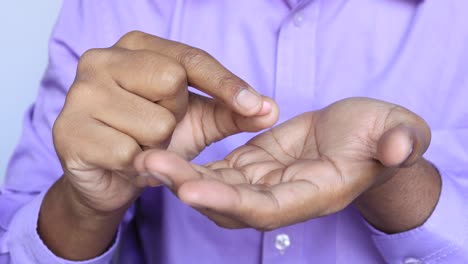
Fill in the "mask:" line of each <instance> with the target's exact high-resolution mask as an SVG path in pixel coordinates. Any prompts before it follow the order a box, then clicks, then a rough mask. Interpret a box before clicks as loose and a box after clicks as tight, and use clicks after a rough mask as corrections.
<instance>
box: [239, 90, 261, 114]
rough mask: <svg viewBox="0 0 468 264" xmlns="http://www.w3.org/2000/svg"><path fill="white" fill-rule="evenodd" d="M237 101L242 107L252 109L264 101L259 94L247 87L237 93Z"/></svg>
mask: <svg viewBox="0 0 468 264" xmlns="http://www.w3.org/2000/svg"><path fill="white" fill-rule="evenodd" d="M236 101H237V103H238V104H239V105H240V106H241V107H242V108H244V109H246V110H250V109H254V108H255V107H257V106H258V105H259V104H260V103H261V102H262V98H261V97H260V96H259V95H258V94H255V93H254V92H252V91H251V90H249V89H247V88H245V89H242V90H241V91H240V92H239V94H237V97H236Z"/></svg>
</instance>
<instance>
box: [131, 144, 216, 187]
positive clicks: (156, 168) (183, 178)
mask: <svg viewBox="0 0 468 264" xmlns="http://www.w3.org/2000/svg"><path fill="white" fill-rule="evenodd" d="M139 156H142V157H138V160H139V162H138V163H135V166H136V169H137V170H138V171H139V172H140V173H144V172H147V173H149V174H150V175H151V176H152V177H154V178H155V179H157V180H159V181H161V182H163V183H164V184H166V185H167V186H168V187H170V188H171V189H172V190H173V191H175V192H177V189H178V188H179V187H180V186H181V185H182V184H183V183H185V182H187V181H190V180H197V179H202V178H203V176H204V175H207V174H204V175H202V174H200V173H199V172H198V171H197V170H195V169H194V167H193V166H192V165H191V163H189V162H187V161H185V160H184V159H182V158H181V157H180V156H179V155H177V154H176V153H173V152H170V151H165V150H158V149H150V150H147V151H145V152H143V153H141V154H140V155H139Z"/></svg>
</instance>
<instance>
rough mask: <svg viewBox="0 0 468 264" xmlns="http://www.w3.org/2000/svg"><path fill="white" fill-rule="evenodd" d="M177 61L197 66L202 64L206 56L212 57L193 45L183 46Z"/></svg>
mask: <svg viewBox="0 0 468 264" xmlns="http://www.w3.org/2000/svg"><path fill="white" fill-rule="evenodd" d="M179 56H180V57H179V58H178V59H179V61H180V62H181V63H182V65H186V66H188V67H197V66H198V65H200V64H202V63H203V62H204V61H206V60H207V59H208V58H212V57H211V55H210V54H208V52H206V51H204V50H202V49H199V48H194V47H185V48H184V49H183V50H182V52H181V53H180V55H179Z"/></svg>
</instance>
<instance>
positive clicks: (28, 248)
mask: <svg viewBox="0 0 468 264" xmlns="http://www.w3.org/2000/svg"><path fill="white" fill-rule="evenodd" d="M44 196H45V192H43V193H41V194H40V195H38V196H37V197H35V198H34V199H33V200H32V201H31V202H29V203H27V204H26V205H25V206H24V207H22V208H21V209H20V210H19V211H18V212H17V213H16V215H15V216H14V218H13V220H12V221H11V223H10V227H9V228H8V242H7V247H8V249H9V253H10V257H11V260H12V262H13V263H38V264H42V263H44V264H55V263H60V264H68V263H69V264H73V263H80V264H107V263H111V261H112V258H113V256H114V253H115V252H116V248H117V245H118V243H119V241H120V229H119V232H118V233H117V236H116V239H115V241H114V243H113V245H112V246H111V247H110V248H109V249H108V250H107V251H106V252H105V253H104V254H102V255H100V256H98V257H96V258H93V259H90V260H86V261H70V260H65V259H62V258H60V257H57V256H56V255H54V253H52V252H51V251H50V250H49V249H48V248H47V246H46V245H45V244H44V243H43V242H42V240H41V238H40V237H39V234H38V233H37V221H38V218H39V209H40V207H41V204H42V200H43V198H44Z"/></svg>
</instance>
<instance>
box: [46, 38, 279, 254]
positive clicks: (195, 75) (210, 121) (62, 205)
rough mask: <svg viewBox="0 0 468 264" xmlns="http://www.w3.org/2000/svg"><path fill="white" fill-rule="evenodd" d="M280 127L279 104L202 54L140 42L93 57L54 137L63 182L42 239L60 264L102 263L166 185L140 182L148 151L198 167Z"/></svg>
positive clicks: (125, 42)
mask: <svg viewBox="0 0 468 264" xmlns="http://www.w3.org/2000/svg"><path fill="white" fill-rule="evenodd" d="M188 86H192V87H195V88H196V89H198V90H200V91H202V92H204V93H206V94H208V95H210V96H212V97H214V99H211V98H207V97H203V96H200V95H197V94H193V93H190V92H189V91H188ZM277 119H278V108H277V106H276V104H275V103H274V102H273V101H272V100H271V99H268V98H265V97H262V96H260V95H259V94H257V93H256V92H255V91H254V90H253V89H252V88H251V87H250V86H249V85H248V84H247V83H245V82H244V81H243V80H241V79H240V78H239V77H237V76H236V75H234V74H233V73H231V72H230V71H228V70H227V69H226V68H224V67H223V66H222V65H221V64H220V63H219V62H218V61H216V60H215V59H214V58H213V57H211V56H210V55H209V54H207V53H206V52H204V51H202V50H199V49H196V48H193V47H189V46H186V45H184V44H181V43H177V42H173V41H169V40H165V39H161V38H158V37H155V36H151V35H148V34H145V33H141V32H130V33H128V34H126V35H125V36H124V37H122V38H121V39H120V40H119V41H118V42H117V43H116V44H115V45H114V46H112V47H110V48H106V49H94V50H90V51H88V52H86V53H85V54H84V55H83V56H82V57H81V59H80V62H79V64H78V70H77V74H76V79H75V82H74V83H73V85H72V87H71V88H70V91H69V93H68V95H67V98H66V102H65V106H64V108H63V110H62V112H61V113H60V115H59V117H58V119H57V121H56V123H55V125H54V128H53V136H54V145H55V149H56V151H57V154H58V156H59V158H60V161H61V164H62V167H63V171H64V175H63V176H62V177H61V178H60V179H59V180H58V181H57V182H56V183H55V184H54V186H52V188H51V189H50V190H49V191H48V193H47V194H46V197H45V198H44V202H43V204H42V207H41V212H40V216H39V228H38V231H39V234H40V235H41V237H42V239H43V240H44V242H45V243H46V244H47V246H48V247H49V248H50V249H51V250H52V251H53V252H54V253H55V254H57V255H59V256H61V257H64V258H68V259H74V260H82V259H88V258H92V257H95V256H97V255H99V254H101V253H102V252H104V251H105V250H106V248H107V247H108V246H109V244H110V243H111V241H112V239H113V237H114V236H115V231H116V229H117V227H118V225H119V223H120V221H121V218H122V217H123V215H124V213H125V211H126V210H127V208H128V207H129V206H130V205H131V203H132V202H133V201H134V200H135V199H136V198H137V197H138V196H139V195H140V194H141V192H142V191H143V189H144V188H145V187H148V186H156V185H159V184H160V183H161V181H162V182H164V179H161V178H159V179H158V175H139V174H138V173H137V171H136V169H135V167H136V166H138V163H140V164H141V163H144V159H145V152H144V150H145V149H150V148H168V149H169V150H170V151H173V152H176V153H178V154H179V155H181V156H183V157H185V158H186V159H192V158H194V157H195V156H196V155H198V154H199V153H200V152H201V151H202V150H203V149H204V148H205V147H206V146H207V145H209V144H211V143H213V142H215V141H218V140H221V139H223V138H225V137H227V136H229V135H232V134H235V133H239V132H243V131H249V132H255V131H260V130H262V129H265V128H267V127H270V126H272V125H273V124H274V123H275V122H276V121H277Z"/></svg>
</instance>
